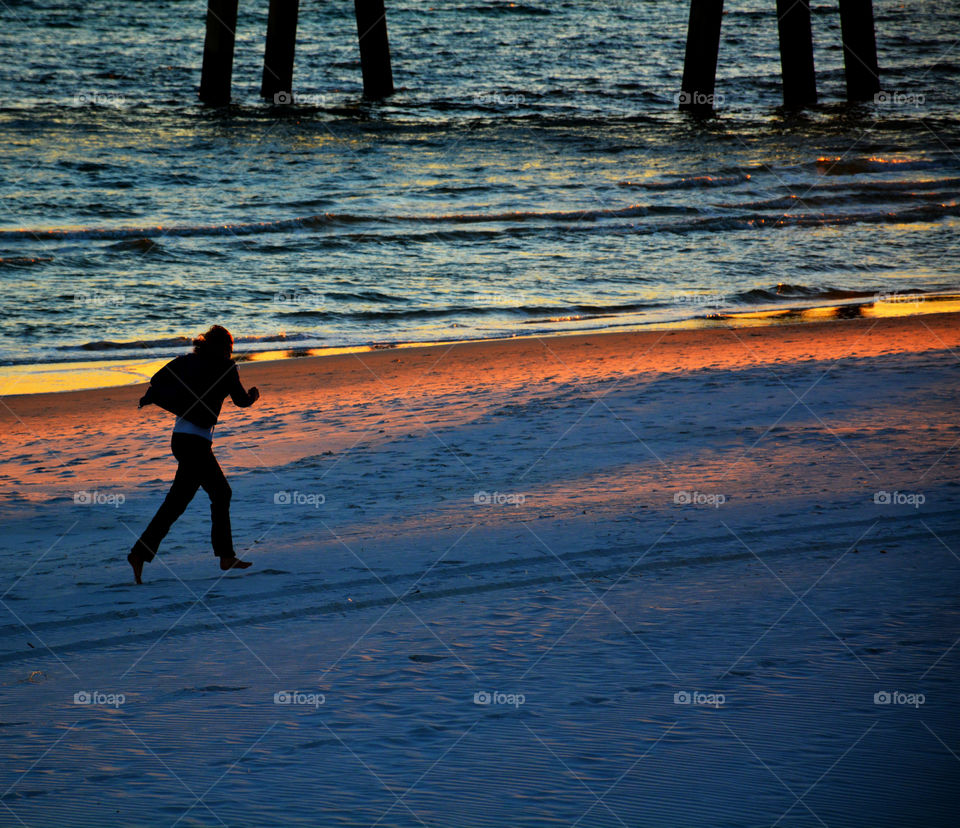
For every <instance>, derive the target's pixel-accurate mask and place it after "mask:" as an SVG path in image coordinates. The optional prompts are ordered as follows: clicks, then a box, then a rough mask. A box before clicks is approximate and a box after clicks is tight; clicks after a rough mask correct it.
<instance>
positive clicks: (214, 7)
mask: <svg viewBox="0 0 960 828" xmlns="http://www.w3.org/2000/svg"><path fill="white" fill-rule="evenodd" d="M237 3H238V0H208V2H207V34H206V38H205V39H204V42H203V69H202V71H201V74H200V100H201V101H203V102H204V103H205V104H209V105H211V106H226V105H227V104H228V103H230V81H231V78H232V76H233V45H234V40H235V37H236V34H235V32H236V29H237Z"/></svg>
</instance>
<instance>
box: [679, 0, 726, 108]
mask: <svg viewBox="0 0 960 828" xmlns="http://www.w3.org/2000/svg"><path fill="white" fill-rule="evenodd" d="M722 19H723V0H690V23H689V25H688V26H687V52H686V56H685V57H684V60H683V81H682V82H681V84H680V89H681V92H680V97H679V103H680V108H681V109H686V110H690V111H693V112H712V111H713V100H714V98H713V88H714V84H715V83H716V78H717V55H718V54H719V52H720V22H721V20H722Z"/></svg>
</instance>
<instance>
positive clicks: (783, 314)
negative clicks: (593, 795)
mask: <svg viewBox="0 0 960 828" xmlns="http://www.w3.org/2000/svg"><path fill="white" fill-rule="evenodd" d="M946 314H953V315H957V314H960V295H955V294H942V295H932V296H921V295H913V294H902V295H899V296H891V297H887V298H886V299H884V300H882V301H881V300H877V301H869V302H864V301H859V300H858V301H852V302H849V303H845V304H836V303H835V304H830V305H812V306H790V307H784V308H770V307H764V308H759V309H756V310H738V311H735V312H718V313H715V314H710V315H701V316H695V317H691V318H689V319H681V320H674V321H669V322H648V323H635V322H625V323H623V324H622V325H608V326H607V327H598V328H578V329H575V330H568V331H560V330H554V331H549V332H540V333H529V334H525V333H518V334H516V335H514V336H492V337H477V338H471V339H440V340H435V341H399V342H384V343H376V342H372V343H368V344H356V345H341V346H336V345H332V346H327V347H295V346H294V347H289V348H265V349H263V350H251V351H243V350H240V349H238V350H237V351H235V357H236V358H237V362H238V364H240V365H243V364H250V363H266V362H285V361H288V360H303V359H313V358H324V357H330V356H337V355H343V354H364V353H372V352H377V351H399V350H406V349H411V348H413V349H416V348H436V347H441V348H447V347H455V346H460V345H465V344H471V343H473V344H476V343H487V342H490V343H494V342H513V341H523V340H556V339H562V338H564V337H577V336H600V335H618V334H633V333H653V334H656V333H659V332H663V331H667V332H672V331H714V330H725V329H747V328H750V329H754V328H759V327H767V326H771V327H779V326H783V325H790V326H796V325H800V326H805V325H810V324H816V323H825V322H841V321H850V320H852V319H889V318H910V317H915V316H921V317H930V316H939V315H946ZM957 318H958V319H960V316H958V317H957ZM189 347H190V346H189V343H184V345H183V346H182V348H181V349H179V350H178V352H177V353H185V352H186V351H187V350H188V349H189ZM146 350H149V349H146ZM177 353H172V352H171V353H164V354H163V355H159V356H146V357H142V358H129V357H127V358H121V359H110V358H103V359H84V360H68V361H63V362H47V363H30V364H15V365H7V366H0V399H4V398H7V397H13V396H26V395H36V394H57V393H66V392H72V391H83V390H96V389H107V388H117V387H124V386H134V385H140V384H143V383H146V382H149V379H150V377H151V376H152V375H153V374H154V373H155V372H156V371H157V370H159V369H160V367H161V366H163V365H164V364H166V363H167V362H168V361H169V360H171V359H173V358H174V357H175V356H176V355H177Z"/></svg>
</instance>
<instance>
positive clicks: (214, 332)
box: [193, 325, 233, 357]
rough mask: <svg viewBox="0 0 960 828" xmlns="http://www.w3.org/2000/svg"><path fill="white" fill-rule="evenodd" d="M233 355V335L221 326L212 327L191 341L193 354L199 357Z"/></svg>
mask: <svg viewBox="0 0 960 828" xmlns="http://www.w3.org/2000/svg"><path fill="white" fill-rule="evenodd" d="M224 351H226V352H227V356H228V357H229V356H230V355H231V354H232V353H233V334H231V333H230V331H228V330H227V329H226V328H224V327H223V326H222V325H212V326H211V327H210V330H208V331H207V332H206V333H202V334H200V336H198V337H197V338H196V339H195V340H193V352H194V353H195V354H200V355H201V356H210V357H220V356H222V355H223V352H224Z"/></svg>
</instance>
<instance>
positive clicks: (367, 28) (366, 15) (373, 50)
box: [353, 0, 393, 98]
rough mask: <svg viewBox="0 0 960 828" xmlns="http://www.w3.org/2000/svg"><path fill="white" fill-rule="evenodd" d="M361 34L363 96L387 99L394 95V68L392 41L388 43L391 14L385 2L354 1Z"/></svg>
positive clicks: (377, 0) (374, 0)
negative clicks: (388, 22) (391, 63)
mask: <svg viewBox="0 0 960 828" xmlns="http://www.w3.org/2000/svg"><path fill="white" fill-rule="evenodd" d="M353 5H354V9H355V11H356V13H357V35H358V36H359V38H360V67H361V70H362V71H363V94H364V97H367V98H384V97H386V96H387V95H392V94H393V69H392V68H391V66H390V42H389V41H388V40H387V13H386V11H385V10H384V7H383V0H354V4H353Z"/></svg>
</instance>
